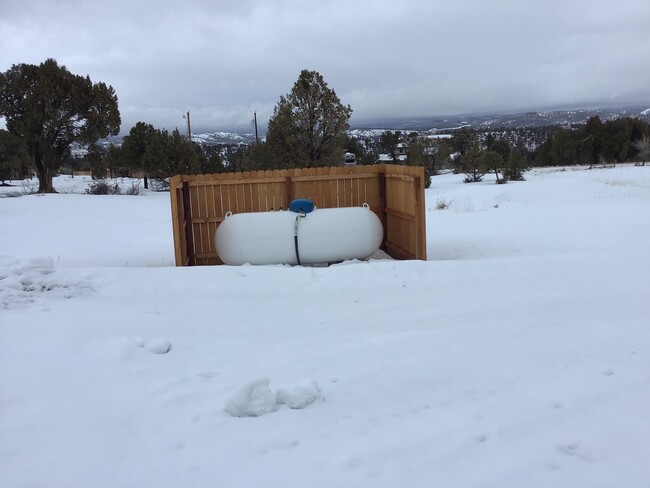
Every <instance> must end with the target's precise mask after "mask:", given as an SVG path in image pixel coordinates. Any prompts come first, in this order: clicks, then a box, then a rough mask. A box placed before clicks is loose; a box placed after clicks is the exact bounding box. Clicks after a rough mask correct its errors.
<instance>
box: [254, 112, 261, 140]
mask: <svg viewBox="0 0 650 488" xmlns="http://www.w3.org/2000/svg"><path fill="white" fill-rule="evenodd" d="M253 120H254V121H255V144H258V143H259V142H260V138H259V136H258V135H257V112H253Z"/></svg>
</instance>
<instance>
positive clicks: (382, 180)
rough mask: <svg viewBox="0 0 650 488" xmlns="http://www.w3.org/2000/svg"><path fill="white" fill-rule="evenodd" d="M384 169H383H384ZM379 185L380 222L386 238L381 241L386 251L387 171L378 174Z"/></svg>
mask: <svg viewBox="0 0 650 488" xmlns="http://www.w3.org/2000/svg"><path fill="white" fill-rule="evenodd" d="M382 169H383V168H382ZM377 181H378V183H379V220H381V225H382V226H383V227H384V237H383V238H382V241H381V248H382V249H383V250H384V251H385V250H386V246H387V244H388V219H387V218H386V173H385V170H383V171H380V172H379V173H377Z"/></svg>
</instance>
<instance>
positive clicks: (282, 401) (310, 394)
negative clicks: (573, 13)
mask: <svg viewBox="0 0 650 488" xmlns="http://www.w3.org/2000/svg"><path fill="white" fill-rule="evenodd" d="M319 398H320V387H319V386H318V383H317V382H316V381H312V382H311V384H310V385H306V386H296V387H295V388H294V389H293V390H291V391H287V390H278V392H277V394H276V403H277V405H286V406H287V407H289V408H293V409H299V408H305V407H307V406H309V405H311V404H312V403H314V402H315V401H316V400H318V399H319Z"/></svg>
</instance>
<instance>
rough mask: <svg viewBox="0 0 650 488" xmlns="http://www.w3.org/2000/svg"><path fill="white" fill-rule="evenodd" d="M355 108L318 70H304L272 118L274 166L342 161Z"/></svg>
mask: <svg viewBox="0 0 650 488" xmlns="http://www.w3.org/2000/svg"><path fill="white" fill-rule="evenodd" d="M351 114H352V109H351V108H350V106H349V105H347V106H346V105H343V104H342V103H341V101H340V100H339V98H338V96H336V93H335V92H334V90H332V89H331V88H329V87H328V86H327V83H326V82H325V80H324V79H323V77H322V76H321V75H320V74H319V73H318V72H316V71H308V70H302V72H301V73H300V76H299V77H298V80H297V81H296V83H295V84H294V85H293V88H292V90H291V92H290V93H288V94H287V95H286V96H281V97H280V101H279V102H278V104H277V105H276V106H275V110H274V111H273V115H272V116H271V118H270V120H269V126H268V132H267V135H266V143H267V145H268V149H269V155H270V157H271V164H272V165H273V167H276V168H278V167H290V166H298V167H309V168H311V167H315V166H333V165H338V164H340V163H341V162H342V160H343V149H344V144H345V140H346V139H345V138H346V133H347V130H348V128H349V124H348V121H349V119H350V115H351Z"/></svg>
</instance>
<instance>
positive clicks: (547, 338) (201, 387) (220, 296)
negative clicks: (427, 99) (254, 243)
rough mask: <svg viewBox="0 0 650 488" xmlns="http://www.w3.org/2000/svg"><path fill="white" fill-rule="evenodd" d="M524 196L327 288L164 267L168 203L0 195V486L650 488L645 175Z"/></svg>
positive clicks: (450, 188) (447, 213)
mask: <svg viewBox="0 0 650 488" xmlns="http://www.w3.org/2000/svg"><path fill="white" fill-rule="evenodd" d="M527 178H528V181H526V182H520V183H515V182H512V183H509V184H507V185H495V184H493V180H492V179H491V178H488V179H487V180H486V181H485V182H484V183H479V184H472V185H467V184H463V183H462V179H463V176H462V175H451V174H450V175H442V176H438V177H435V178H434V179H433V184H432V187H431V189H429V190H427V195H426V204H427V211H428V212H427V241H428V254H429V261H428V262H416V261H410V262H399V261H392V260H376V261H371V262H349V263H342V264H340V265H335V266H331V267H329V268H322V267H315V268H309V267H288V266H259V267H252V266H243V267H227V266H220V267H196V268H175V267H173V266H172V262H173V247H172V232H171V220H170V205H169V195H168V194H166V193H149V192H143V193H142V194H141V195H138V196H126V195H124V196H91V195H81V194H70V193H62V194H58V195H45V196H37V195H29V196H20V197H17V198H0V229H2V230H1V232H0V256H1V257H0V486H2V487H12V488H18V487H66V488H69V487H88V486H92V487H143V486H156V487H181V486H184V487H185V486H187V487H306V486H309V487H391V488H392V487H397V486H404V487H432V486H439V487H447V488H450V487H495V488H497V487H499V488H501V487H505V486H513V487H514V486H519V487H522V486H525V487H528V488H530V487H540V488H548V487H567V488H569V487H571V488H576V487H590V488H594V487H626V488H636V487H639V488H641V487H648V486H650V469H649V468H648V460H649V459H650V421H649V418H650V313H648V298H649V297H650V278H649V276H650V168H647V167H630V166H627V167H618V168H615V169H604V170H591V171H588V170H584V169H577V170H573V169H567V171H557V170H548V169H547V170H535V171H533V172H530V173H528V174H527ZM87 184H88V181H86V182H85V183H83V179H82V178H79V177H75V181H74V182H72V181H71V179H70V178H69V177H60V178H58V179H57V180H56V181H55V186H56V187H57V188H59V189H60V190H62V191H64V192H66V191H83V188H85V187H86V186H87ZM13 190H14V191H15V188H14V189H13ZM0 191H2V192H7V191H8V189H7V188H2V189H1V190H0ZM445 205H448V207H447V208H446V209H442V210H439V209H438V207H444V206H445ZM251 415H256V416H251Z"/></svg>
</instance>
